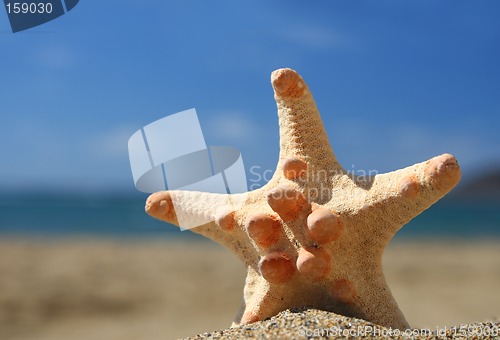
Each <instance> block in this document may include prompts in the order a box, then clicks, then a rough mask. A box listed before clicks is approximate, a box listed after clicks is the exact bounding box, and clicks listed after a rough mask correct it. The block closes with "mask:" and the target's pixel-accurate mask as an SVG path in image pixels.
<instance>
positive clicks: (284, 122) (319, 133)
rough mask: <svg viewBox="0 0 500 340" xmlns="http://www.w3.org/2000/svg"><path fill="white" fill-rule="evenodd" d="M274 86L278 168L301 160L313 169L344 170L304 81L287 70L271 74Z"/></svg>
mask: <svg viewBox="0 0 500 340" xmlns="http://www.w3.org/2000/svg"><path fill="white" fill-rule="evenodd" d="M271 83H272V85H273V89H274V98H275V100H276V105H277V107H278V119H279V127H280V164H279V165H278V167H279V166H282V165H283V164H282V163H283V162H284V161H285V160H288V159H292V158H299V159H301V160H302V161H303V162H305V163H307V164H308V166H309V169H314V168H317V169H325V168H329V169H334V168H339V169H341V166H340V164H339V163H338V162H337V159H336V157H335V154H334V153H333V150H332V148H331V147H330V142H329V141H328V135H327V134H326V131H325V128H324V126H323V122H322V120H321V116H320V113H319V111H318V108H317V107H316V103H315V101H314V98H313V96H312V94H311V91H309V88H308V87H307V85H306V83H305V81H304V79H302V77H301V76H300V75H299V74H298V73H297V72H295V71H294V70H292V69H289V68H283V69H279V70H276V71H274V72H273V73H272V74H271ZM319 153H321V154H319Z"/></svg>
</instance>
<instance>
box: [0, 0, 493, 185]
mask: <svg viewBox="0 0 500 340" xmlns="http://www.w3.org/2000/svg"><path fill="white" fill-rule="evenodd" d="M499 14H500V2H499V1H496V0H490V1H480V2H471V1H460V0H459V1H457V0H454V1H421V0H420V1H396V0H394V1H387V0H381V1H314V2H304V1H300V2H299V1H206V0H205V1H186V0H183V1H160V0H149V1H146V0H142V1H126V0H121V1H117V0H106V1H90V0H82V1H80V3H79V5H78V6H77V7H75V8H74V9H73V10H72V11H71V12H69V13H68V14H66V15H64V16H62V17H60V18H58V19H56V20H54V21H51V22H49V23H47V24H45V25H42V26H39V27H36V28H33V29H31V30H28V31H25V32H20V33H16V34H13V33H11V32H10V27H9V24H8V19H7V15H6V13H5V11H3V10H0V49H1V55H2V57H1V63H0V128H1V134H0V157H1V158H0V159H1V166H0V190H7V189H22V190H28V189H32V188H36V189H44V188H46V189H56V190H59V189H65V190H75V191H82V190H86V191H88V190H90V191H93V190H125V191H126V190H134V188H133V182H132V176H131V172H130V168H129V163H128V154H127V141H128V138H129V137H130V136H131V135H132V134H133V133H134V132H135V131H136V130H137V129H139V128H141V127H142V126H144V125H146V124H148V123H150V122H152V121H155V120H157V119H159V118H161V117H164V116H166V115H168V114H172V113H175V112H178V111H182V110H185V109H188V108H191V107H195V108H196V109H197V111H198V115H199V118H200V121H201V124H202V128H203V129H204V133H205V139H206V141H207V143H208V144H209V145H226V146H233V147H236V148H238V149H239V150H240V151H241V152H242V154H243V158H244V162H245V165H246V167H247V169H249V168H250V167H252V166H259V167H260V168H261V169H262V171H264V170H266V169H273V168H274V167H275V164H276V162H277V157H278V152H279V150H278V122H277V116H276V106H275V103H274V99H273V92H272V88H271V86H270V81H269V76H270V73H271V72H272V71H273V70H274V69H276V68H280V67H291V68H294V69H296V70H297V71H298V72H299V73H301V75H302V76H303V77H304V78H305V80H306V82H307V83H308V85H309V87H310V89H311V90H312V92H313V94H314V96H315V98H316V101H317V104H318V107H319V109H320V111H321V113H322V117H323V121H324V123H325V126H326V129H327V132H328V134H329V137H330V141H331V143H332V145H333V147H334V151H335V152H336V154H337V157H338V158H339V160H340V161H341V163H342V164H343V165H344V167H345V168H346V169H348V170H350V169H355V170H362V169H365V170H373V169H374V170H377V171H379V172H387V171H391V170H395V169H397V168H401V167H405V166H408V165H411V164H413V163H416V162H420V161H424V160H426V159H428V158H431V157H433V156H435V155H438V154H441V153H444V152H450V153H453V154H454V155H455V156H456V157H457V158H458V160H459V162H460V164H461V165H462V168H463V171H464V178H467V177H469V178H470V177H472V176H474V174H475V173H478V172H479V171H481V170H487V169H490V168H493V167H495V166H498V165H500V137H499V136H500V134H499V133H498V130H499V128H500V62H499V60H500V21H499V20H498V16H499Z"/></svg>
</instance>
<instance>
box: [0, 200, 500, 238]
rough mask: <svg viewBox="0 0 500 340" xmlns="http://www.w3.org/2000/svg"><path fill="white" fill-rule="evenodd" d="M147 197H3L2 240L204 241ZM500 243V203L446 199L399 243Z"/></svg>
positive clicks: (421, 217)
mask: <svg viewBox="0 0 500 340" xmlns="http://www.w3.org/2000/svg"><path fill="white" fill-rule="evenodd" d="M146 198H147V195H142V194H126V195H118V194H115V195H109V194H108V195H86V196H85V195H82V196H74V195H57V194H52V195H47V194H33V195H28V196H27V195H23V196H15V195H9V196H6V195H4V196H0V237H7V236H28V237H57V236H89V237H127V238H178V237H180V238H185V239H190V240H191V239H192V240H195V239H203V238H202V237H200V236H198V235H196V234H194V233H192V232H190V231H179V229H178V228H177V227H176V226H173V225H170V224H167V223H164V222H161V221H157V220H155V219H154V218H152V217H150V216H149V215H147V214H146V213H145V212H144V202H145V200H146ZM418 237H445V238H471V237H474V238H490V237H495V238H496V237H500V202H499V201H477V200H447V199H446V198H444V199H442V200H441V201H439V202H438V203H436V204H435V205H433V206H432V207H431V208H429V209H427V210H426V211H424V212H423V213H422V214H421V215H419V216H417V217H416V218H415V219H413V220H412V221H410V222H409V223H408V224H407V225H405V226H404V227H403V228H402V229H401V230H400V231H399V232H398V234H397V236H396V238H397V239H406V238H418Z"/></svg>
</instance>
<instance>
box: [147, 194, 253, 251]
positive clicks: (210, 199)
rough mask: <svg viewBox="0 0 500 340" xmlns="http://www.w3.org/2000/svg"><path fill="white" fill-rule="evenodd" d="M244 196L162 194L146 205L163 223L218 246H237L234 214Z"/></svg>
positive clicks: (150, 198) (150, 197)
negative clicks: (215, 243)
mask: <svg viewBox="0 0 500 340" xmlns="http://www.w3.org/2000/svg"><path fill="white" fill-rule="evenodd" d="M244 200H245V195H244V194H241V195H227V194H213V193H205V192H197V191H177V190H172V191H160V192H156V193H154V194H152V195H151V196H149V198H148V199H147V201H146V208H145V209H146V212H147V213H148V214H149V215H151V216H153V217H155V218H157V219H159V220H162V221H164V222H168V223H171V224H175V225H177V226H179V227H181V228H182V229H191V230H192V231H193V232H195V233H198V234H201V235H203V236H206V237H208V238H210V239H212V240H214V241H215V242H217V243H220V244H223V245H227V244H231V243H233V242H234V235H233V231H234V229H235V226H236V222H235V216H234V211H235V210H237V209H238V208H239V207H240V205H241V204H242V202H244Z"/></svg>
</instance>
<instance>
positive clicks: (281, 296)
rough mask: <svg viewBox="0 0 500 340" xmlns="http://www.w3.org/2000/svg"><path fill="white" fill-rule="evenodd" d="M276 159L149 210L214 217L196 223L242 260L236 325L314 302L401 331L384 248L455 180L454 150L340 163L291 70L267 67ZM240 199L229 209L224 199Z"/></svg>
mask: <svg viewBox="0 0 500 340" xmlns="http://www.w3.org/2000/svg"><path fill="white" fill-rule="evenodd" d="M271 82H272V85H273V88H274V96H275V99H276V103H277V107H278V117H279V126H280V157H279V162H278V166H277V170H276V172H275V173H274V176H273V177H272V179H271V180H270V181H269V182H268V183H267V184H266V185H265V186H263V187H262V188H260V189H257V190H254V191H251V192H248V193H245V194H237V195H223V194H211V193H202V192H188V191H162V192H157V193H154V194H152V195H151V196H150V197H149V198H148V200H147V203H146V211H147V212H148V213H149V214H150V215H152V216H154V217H156V218H158V219H161V220H163V221H166V222H169V223H173V224H177V225H178V219H177V216H179V214H182V215H183V216H188V217H190V218H192V219H194V220H197V219H200V218H202V219H204V220H207V221H211V222H208V223H204V224H203V225H200V226H198V227H196V228H193V229H192V231H193V232H195V233H199V234H202V235H204V236H206V237H208V238H210V239H212V240H214V241H215V242H218V243H220V244H221V245H223V246H224V247H226V248H228V249H230V250H231V251H232V252H233V253H235V254H236V255H237V256H238V257H239V258H240V259H241V261H242V262H243V263H244V264H245V266H246V267H247V278H246V283H245V287H244V302H243V305H242V307H241V310H240V311H239V313H238V314H237V316H236V319H235V321H234V323H233V325H238V324H248V323H252V322H255V321H258V320H264V319H265V318H268V317H271V316H273V315H276V314H278V313H279V312H280V311H283V310H286V309H288V308H293V307H313V308H317V309H322V310H327V311H333V312H336V313H339V314H344V315H348V316H355V317H358V318H362V319H365V320H368V321H371V322H374V323H376V324H379V325H383V326H386V327H393V328H399V329H405V328H407V327H409V325H408V322H407V321H406V319H405V317H404V316H403V314H402V313H401V311H400V309H399V308H398V305H397V303H396V301H395V300H394V298H393V296H392V294H391V292H390V290H389V287H388V286H387V284H386V281H385V278H384V274H383V271H382V255H383V251H384V249H385V247H386V246H387V244H388V243H389V241H390V240H391V238H392V237H393V236H394V234H395V233H396V232H397V231H398V230H399V229H400V228H401V227H402V226H403V225H404V224H406V223H407V222H409V221H410V220H411V219H412V218H414V217H415V216H417V215H418V214H420V213H421V212H422V211H424V210H425V209H427V208H428V207H429V206H431V205H432V204H433V203H435V202H436V201H437V200H439V199H440V198H441V197H442V196H444V195H445V194H446V193H448V192H449V191H450V190H451V189H452V188H453V187H454V186H455V185H456V184H457V183H458V181H459V180H460V176H461V174H460V168H459V166H458V164H457V161H456V160H455V158H454V157H453V156H452V155H449V154H444V155H441V156H437V157H434V158H432V159H430V160H428V161H426V162H423V163H418V164H415V165H413V166H410V167H407V168H404V169H401V170H397V171H393V172H390V173H386V174H377V175H375V176H373V177H357V176H354V175H353V174H350V173H348V172H347V171H346V170H344V168H343V167H342V166H341V165H340V164H339V162H338V161H337V159H336V157H335V154H334V152H333V150H332V148H331V146H330V143H329V141H328V136H327V134H326V132H325V129H324V127H323V123H322V121H321V117H320V114H319V112H318V109H317V107H316V104H315V101H314V99H313V97H312V95H311V92H310V91H309V89H308V87H307V85H306V84H305V82H304V80H303V79H302V77H301V76H300V75H299V74H298V73H297V72H295V71H293V70H291V69H279V70H276V71H274V72H273V73H272V76H271ZM241 199H244V204H242V205H241V206H238V207H237V208H234V207H233V206H231V205H228V203H227V202H231V201H237V200H241Z"/></svg>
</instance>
